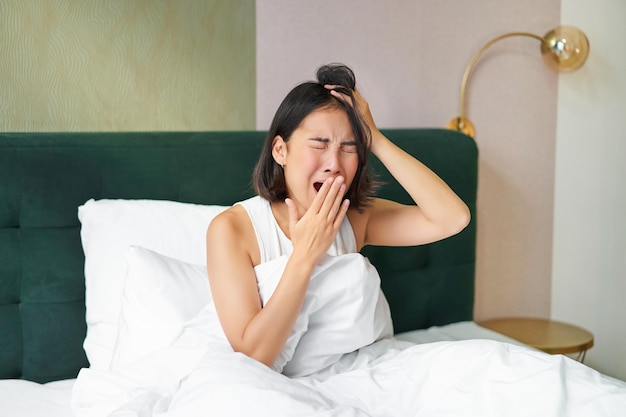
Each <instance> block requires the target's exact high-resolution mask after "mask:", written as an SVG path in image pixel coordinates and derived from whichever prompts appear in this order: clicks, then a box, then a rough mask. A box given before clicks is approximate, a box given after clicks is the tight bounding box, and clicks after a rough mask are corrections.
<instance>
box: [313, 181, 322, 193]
mask: <svg viewBox="0 0 626 417" xmlns="http://www.w3.org/2000/svg"><path fill="white" fill-rule="evenodd" d="M313 187H314V188H315V191H317V192H319V190H320V188H322V183H321V182H316V183H313Z"/></svg>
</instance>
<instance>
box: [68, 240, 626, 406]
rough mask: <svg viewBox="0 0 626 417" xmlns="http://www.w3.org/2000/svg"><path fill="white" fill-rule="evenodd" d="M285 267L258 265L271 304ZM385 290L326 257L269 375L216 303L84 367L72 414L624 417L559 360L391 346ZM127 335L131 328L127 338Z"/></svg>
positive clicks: (474, 346) (149, 256)
mask: <svg viewBox="0 0 626 417" xmlns="http://www.w3.org/2000/svg"><path fill="white" fill-rule="evenodd" d="M156 258H158V255H157V254H154V253H151V252H149V251H145V250H141V249H137V250H135V252H134V253H131V255H130V257H129V263H130V264H131V265H130V266H129V269H134V270H137V268H138V265H139V266H142V267H144V268H147V269H146V270H144V271H143V272H144V273H152V274H153V275H154V274H155V273H156V272H155V271H151V270H150V268H154V265H155V264H158V262H156V261H158V259H156ZM285 261H286V259H285V258H279V259H277V260H275V261H272V262H270V263H268V264H265V265H262V266H261V267H260V268H257V270H256V273H257V279H258V281H259V291H260V294H261V298H262V300H263V301H264V302H266V301H267V299H268V298H269V297H271V293H272V292H273V288H274V287H275V282H276V277H277V276H280V274H279V272H280V271H281V268H283V267H284V263H285ZM133 262H134V263H135V266H134V267H133V266H132V263H133ZM160 262H161V263H162V264H163V263H165V264H168V263H169V264H170V265H169V270H170V272H176V273H184V274H187V276H190V274H191V275H193V274H196V275H197V276H198V279H200V277H202V275H203V270H202V268H201V267H197V266H194V265H184V264H177V265H175V266H172V265H171V262H174V261H168V260H164V259H163V258H161V259H160ZM277 272H278V275H277ZM204 278H206V277H204ZM379 284H380V283H379V278H378V274H377V273H376V270H375V269H374V268H373V267H372V266H371V265H370V264H369V262H368V261H367V259H366V258H363V257H362V256H361V255H359V254H350V255H342V256H338V257H328V258H327V259H325V260H324V262H323V263H322V265H320V266H319V267H318V268H317V269H316V271H315V272H314V275H313V278H312V279H311V284H310V288H309V292H308V293H307V297H306V299H305V303H304V307H303V310H302V313H301V316H300V317H299V319H298V321H297V322H296V326H295V328H294V330H293V332H292V334H291V336H290V338H289V340H288V342H287V345H286V346H285V349H284V351H283V353H282V354H281V356H280V358H279V360H278V361H277V364H275V366H274V369H272V368H269V367H267V366H265V365H262V364H260V363H259V362H256V361H255V360H253V359H250V358H248V357H247V356H245V355H243V354H239V353H235V352H233V351H232V349H231V348H230V346H229V344H228V343H227V342H226V340H225V337H224V335H223V333H222V331H221V328H220V326H219V323H218V321H217V317H216V314H215V311H214V308H213V305H212V303H211V302H210V298H209V302H208V303H207V304H206V305H205V306H204V307H203V308H201V309H200V310H199V311H197V312H194V314H193V317H191V318H190V319H189V320H186V321H185V322H184V323H182V324H181V326H180V329H179V331H178V332H171V331H168V334H170V335H171V337H169V338H168V339H167V340H166V339H163V338H155V340H157V341H158V343H156V342H155V344H150V346H146V347H141V346H139V347H138V346H130V345H129V344H128V343H126V344H124V343H121V344H120V346H123V347H124V349H129V352H132V355H130V356H129V355H127V354H126V355H125V352H124V351H119V350H121V348H120V349H118V352H116V357H117V358H122V357H126V358H127V360H124V361H119V360H118V361H116V362H114V363H113V364H112V366H111V368H110V369H109V370H97V369H83V370H82V371H81V372H80V374H79V376H78V378H77V380H76V382H75V384H74V389H73V393H72V400H71V404H72V408H73V410H74V412H75V414H76V415H78V416H90V417H91V416H93V417H96V416H137V417H139V416H141V417H147V416H168V417H169V416H171V417H173V416H185V417H190V416H220V417H225V416H272V417H276V416H394V417H397V416H457V415H458V416H480V417H486V416H509V417H510V416H581V417H583V416H584V417H593V416H611V417H615V416H620V415H626V383H623V382H621V381H618V380H615V379H612V378H609V377H607V376H604V375H602V374H600V373H598V372H596V371H594V370H592V369H591V368H589V367H587V366H585V365H583V364H580V363H578V362H576V361H573V360H571V359H569V358H567V357H564V356H559V355H557V356H552V355H547V354H544V353H541V352H538V351H535V350H532V349H529V348H525V347H522V346H517V345H512V344H508V343H502V342H496V341H487V340H467V341H446V342H435V343H425V344H413V343H409V342H405V341H400V340H397V339H394V338H392V337H391V327H390V324H391V319H390V315H389V309H388V306H387V303H386V301H385V299H384V297H383V296H382V293H381V292H380V289H379ZM131 298H132V297H130V298H129V296H128V294H126V299H127V300H128V299H131ZM132 311H133V310H132V309H127V312H128V315H130V313H131V312H132ZM142 311H143V312H144V313H145V309H144V310H142ZM126 319H127V320H128V321H129V323H132V320H131V319H132V317H126ZM129 326H130V324H129ZM155 330H158V327H157V328H155ZM169 330H171V328H170V329H169ZM129 332H130V333H132V326H130V327H129V328H128V329H127V330H126V333H124V332H122V333H120V337H121V335H123V334H128V333H129ZM145 338H150V335H149V334H146V335H145V337H143V338H142V339H144V340H145ZM127 340H132V338H130V339H127ZM118 342H122V341H118ZM128 358H132V360H130V359H128ZM279 371H282V373H281V372H279ZM285 374H288V375H289V376H287V375H285Z"/></svg>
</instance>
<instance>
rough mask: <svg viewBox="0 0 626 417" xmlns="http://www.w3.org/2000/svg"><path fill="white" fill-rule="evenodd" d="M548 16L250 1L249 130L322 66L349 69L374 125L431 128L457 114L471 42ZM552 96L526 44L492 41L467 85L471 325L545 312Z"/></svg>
mask: <svg viewBox="0 0 626 417" xmlns="http://www.w3.org/2000/svg"><path fill="white" fill-rule="evenodd" d="M295 3H297V4H295ZM330 10H332V13H331V12H329V11H330ZM559 13H560V2H559V1H558V0H552V1H544V0H529V1H526V2H518V1H501V0H482V1H480V2H462V1H457V0H438V1H414V0H391V1H388V2H381V1H376V0H352V1H342V2H336V1H332V0H320V1H315V2H292V1H290V0H257V127H258V128H260V129H264V128H267V126H269V122H270V120H271V117H272V115H273V112H274V111H275V109H276V107H277V106H278V103H279V102H280V100H281V99H282V97H283V96H284V95H285V94H286V92H287V91H288V90H289V89H290V88H291V87H293V86H294V85H295V84H296V83H298V82H300V81H303V80H306V79H312V78H313V76H314V71H315V69H316V68H317V67H318V66H319V65H320V64H322V63H327V62H333V61H339V62H345V63H346V64H349V65H351V66H352V67H353V68H354V70H355V72H356V75H357V81H358V83H359V86H360V88H361V90H362V92H363V93H364V95H365V96H366V97H367V98H368V99H369V101H370V106H371V108H372V111H373V114H374V117H375V118H376V120H377V123H378V124H379V126H381V127H429V126H439V127H443V126H445V125H446V123H447V122H448V121H449V120H450V119H452V118H453V117H455V116H457V115H458V112H459V103H458V101H459V88H460V83H461V77H462V75H463V71H464V69H465V66H466V64H467V63H468V61H469V60H470V58H471V56H472V55H473V53H474V52H475V51H476V50H477V49H478V48H479V47H480V46H481V45H482V44H484V43H485V42H487V41H488V40H489V39H491V38H493V37H495V36H497V35H500V34H502V33H505V32H510V31H529V32H533V33H538V34H540V35H543V34H544V33H545V32H547V31H548V30H549V29H551V28H552V27H554V26H557V25H558V24H559ZM556 101H557V75H556V74H555V73H553V72H550V71H549V70H548V69H547V68H546V66H545V65H544V63H543V61H542V60H541V58H540V54H539V42H538V41H536V40H533V39H530V38H513V39H510V40H507V41H504V42H502V43H499V44H496V45H494V46H493V48H491V49H490V50H488V51H487V53H486V54H485V55H484V56H483V58H482V59H481V60H480V61H479V62H478V64H477V66H476V67H475V70H474V73H473V75H472V77H471V79H470V86H469V90H468V108H469V115H470V117H471V119H472V120H473V121H474V124H475V125H476V129H477V138H476V141H477V143H478V147H479V149H480V162H479V170H480V172H479V191H478V216H477V220H478V242H477V245H478V247H477V269H476V274H477V277H476V285H477V288H476V310H475V312H476V318H477V319H486V318H491V317H498V316H542V317H548V316H549V315H550V301H551V300H550V291H551V284H550V274H551V260H552V214H553V187H554V146H555V132H556Z"/></svg>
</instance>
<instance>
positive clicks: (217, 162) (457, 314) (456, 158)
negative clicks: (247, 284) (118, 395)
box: [0, 129, 478, 382]
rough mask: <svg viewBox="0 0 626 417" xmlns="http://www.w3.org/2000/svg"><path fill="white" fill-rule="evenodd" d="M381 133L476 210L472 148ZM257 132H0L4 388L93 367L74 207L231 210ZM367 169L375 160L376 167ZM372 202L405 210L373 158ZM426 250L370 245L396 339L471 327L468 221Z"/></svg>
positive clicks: (448, 138) (453, 138)
mask: <svg viewBox="0 0 626 417" xmlns="http://www.w3.org/2000/svg"><path fill="white" fill-rule="evenodd" d="M384 133H385V134H386V135H387V136H388V137H389V138H390V139H392V140H393V141H394V142H395V143H397V144H398V145H399V146H401V147H402V148H404V149H405V150H407V151H408V152H410V153H411V154H413V155H415V156H417V157H418V158H419V159H420V160H422V161H423V162H424V163H425V164H427V165H428V166H430V167H431V168H432V169H433V170H434V171H435V172H437V173H438V174H439V175H440V176H441V177H442V178H443V179H444V180H445V181H446V182H447V183H448V184H449V185H450V186H451V187H452V188H453V189H454V190H455V191H456V192H457V193H458V194H459V196H460V197H461V198H462V199H463V200H464V201H465V202H466V203H467V204H468V206H469V207H470V210H471V212H472V213H473V214H474V213H475V208H476V204H475V203H476V185H477V159H478V151H477V149H476V144H475V143H474V141H473V140H472V139H471V138H470V137H468V136H465V135H463V134H461V133H458V132H454V131H450V130H444V129H397V130H385V131H384ZM264 137H265V132H257V131H248V132H133V133H0V335H1V336H0V378H22V379H27V380H31V381H36V382H48V381H54V380H59V379H66V378H74V377H76V375H77V373H78V371H79V369H80V368H82V367H87V366H89V364H88V362H87V359H86V356H85V353H84V350H83V347H82V343H83V340H84V338H85V333H86V324H85V284H84V272H83V269H84V254H83V251H82V246H81V241H80V224H79V222H78V218H77V207H78V206H79V205H81V204H83V203H84V202H85V201H87V200H88V199H90V198H93V199H101V198H111V199H159V200H175V201H181V202H190V203H198V204H232V203H233V202H236V201H239V200H242V199H244V198H246V197H249V196H251V195H253V190H252V188H251V185H250V178H251V172H252V168H253V166H254V164H255V162H256V160H257V158H258V155H259V153H260V149H261V145H262V143H263V140H264ZM374 159H375V158H374ZM372 163H373V168H374V170H375V171H376V172H377V173H378V175H379V179H380V180H382V181H383V182H384V183H386V185H385V186H384V187H383V189H382V190H381V192H380V196H381V197H384V198H391V199H395V200H399V201H402V202H407V203H408V202H410V199H409V197H408V195H407V194H406V192H404V190H402V188H401V187H400V186H399V185H398V184H397V183H396V182H395V181H394V180H393V178H391V177H390V175H389V174H388V173H387V172H386V170H384V168H383V167H382V166H381V165H380V163H378V161H376V160H374V161H373V162H372ZM472 217H473V219H472V221H471V223H470V225H469V226H468V227H467V228H466V229H465V230H464V231H463V232H461V233H460V234H458V235H456V236H453V237H451V238H448V239H446V240H444V241H441V242H437V243H434V244H430V245H424V246H418V247H407V248H383V247H367V248H365V249H364V250H363V254H364V255H366V256H367V257H369V258H370V260H371V262H372V263H373V264H374V265H375V266H376V267H377V269H378V271H379V273H380V275H381V279H382V288H383V291H384V293H385V295H386V297H387V299H388V300H389V304H390V306H391V312H392V318H393V321H394V328H395V331H396V332H403V331H408V330H413V329H423V328H427V327H430V326H433V325H444V324H448V323H453V322H458V321H465V320H471V319H472V312H473V304H474V266H475V265H474V263H475V262H474V260H475V240H476V227H475V220H474V218H475V216H472Z"/></svg>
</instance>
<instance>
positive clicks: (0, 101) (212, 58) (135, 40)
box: [0, 0, 256, 131]
mask: <svg viewBox="0 0 626 417" xmlns="http://www.w3.org/2000/svg"><path fill="white" fill-rule="evenodd" d="M0 56H1V58H0V131H103V130H104V131H125V130H126V131H131V130H231V129H254V126H255V108H254V99H253V97H254V94H255V70H256V69H255V6H254V0H245V1H237V2H227V1H220V0H185V1H177V0H111V1H98V0H84V1H72V0H54V1H53V0H49V1H48V0H3V1H2V2H0Z"/></svg>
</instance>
